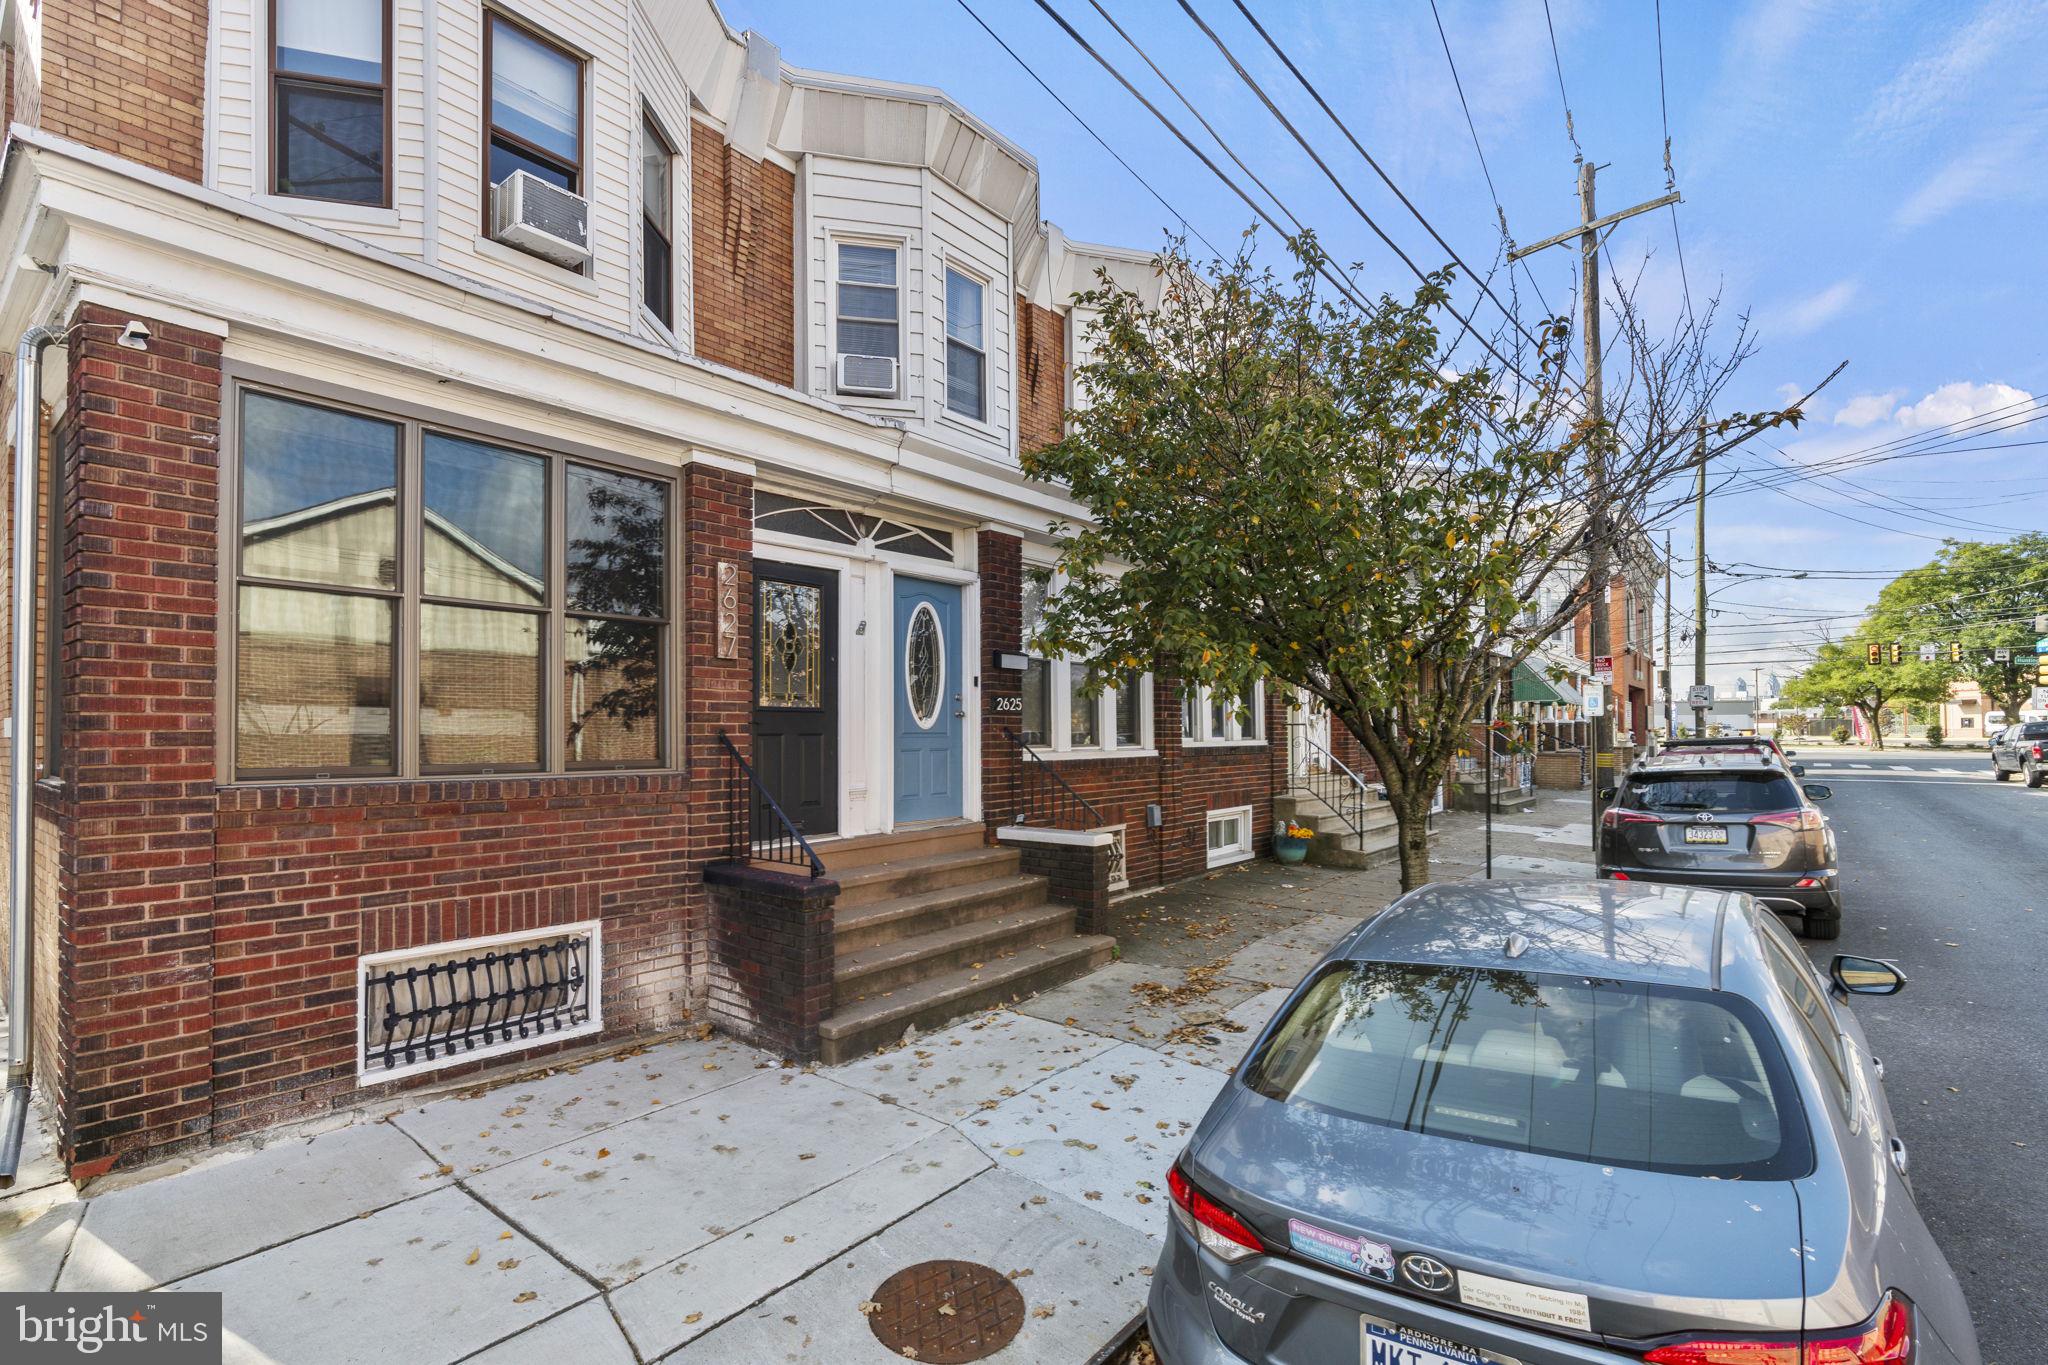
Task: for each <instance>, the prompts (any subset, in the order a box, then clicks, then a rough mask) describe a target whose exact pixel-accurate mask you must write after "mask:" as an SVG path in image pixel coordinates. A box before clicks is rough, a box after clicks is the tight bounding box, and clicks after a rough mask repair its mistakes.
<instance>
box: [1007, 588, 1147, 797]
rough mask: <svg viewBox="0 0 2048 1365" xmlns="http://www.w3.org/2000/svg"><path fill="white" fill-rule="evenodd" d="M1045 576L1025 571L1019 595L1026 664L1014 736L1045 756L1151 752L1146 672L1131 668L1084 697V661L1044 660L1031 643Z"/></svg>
mask: <svg viewBox="0 0 2048 1365" xmlns="http://www.w3.org/2000/svg"><path fill="white" fill-rule="evenodd" d="M1050 587H1051V583H1050V581H1049V580H1048V579H1046V578H1043V577H1041V576H1039V575H1038V574H1034V573H1031V572H1029V571H1028V570H1027V572H1026V573H1025V577H1024V593H1023V639H1024V649H1025V651H1026V655H1027V657H1028V658H1029V659H1030V664H1029V666H1028V667H1026V669H1025V670H1024V676H1023V678H1022V679H1021V680H1020V682H1021V684H1022V690H1023V699H1022V709H1021V714H1020V715H1019V717H1018V725H1017V730H1018V735H1019V738H1021V739H1022V740H1023V741H1024V742H1025V743H1026V744H1029V745H1030V746H1031V747H1032V748H1034V749H1036V750H1038V751H1040V752H1041V753H1047V754H1090V755H1098V756H1100V755H1110V756H1114V755H1117V754H1126V755H1130V754H1139V753H1150V752H1151V751H1152V675H1151V674H1150V673H1146V672H1143V671H1141V670H1137V669H1132V670H1128V671H1123V672H1119V673H1117V674H1116V675H1115V676H1114V677H1113V678H1111V679H1109V680H1108V681H1106V682H1104V683H1103V685H1102V687H1101V690H1100V691H1098V692H1097V693H1096V694H1095V695H1094V696H1092V697H1090V696H1088V695H1086V693H1087V691H1088V687H1089V682H1090V680H1091V679H1093V678H1095V677H1096V675H1097V669H1096V667H1095V666H1094V665H1091V664H1088V663H1086V662H1082V661H1077V660H1069V659H1056V658H1046V657H1044V656H1042V655H1040V654H1039V653H1038V652H1037V650H1036V648H1035V647H1034V646H1033V644H1032V637H1033V636H1035V635H1036V634H1037V633H1038V623H1039V620H1040V618H1041V616H1042V615H1043V614H1044V612H1045V599H1046V593H1047V591H1048V590H1049V588H1050Z"/></svg>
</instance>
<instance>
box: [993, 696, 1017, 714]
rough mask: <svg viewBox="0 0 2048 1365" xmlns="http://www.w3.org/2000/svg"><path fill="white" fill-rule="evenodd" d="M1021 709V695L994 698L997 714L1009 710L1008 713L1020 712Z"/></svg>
mask: <svg viewBox="0 0 2048 1365" xmlns="http://www.w3.org/2000/svg"><path fill="white" fill-rule="evenodd" d="M1023 709H1024V699H1023V698H1022V697H997V698H996V714H997V715H1002V714H1004V713H1005V712H1010V713H1015V712H1020V711H1022V710H1023Z"/></svg>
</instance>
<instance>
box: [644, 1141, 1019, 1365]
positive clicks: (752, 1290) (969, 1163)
mask: <svg viewBox="0 0 2048 1365" xmlns="http://www.w3.org/2000/svg"><path fill="white" fill-rule="evenodd" d="M988 1168H989V1159H988V1158H987V1157H986V1156H984V1155H983V1154H982V1152H981V1151H980V1150H979V1149H978V1148H976V1147H975V1145H974V1144H973V1143H971V1142H969V1141H968V1140H967V1139H966V1138H964V1137H962V1136H960V1135H959V1134H958V1133H956V1132H953V1131H952V1130H951V1129H941V1130H940V1131H939V1132H937V1133H934V1134H933V1135H932V1136H931V1137H928V1138H925V1139H924V1140H923V1141H921V1142H918V1143H914V1144H913V1145H911V1146H909V1147H907V1148H905V1149H904V1150H903V1151H901V1152H898V1153H896V1154H895V1155H893V1156H888V1157H884V1158H883V1159H882V1160H880V1161H877V1162H876V1163H875V1164H874V1165H872V1166H869V1167H866V1168H865V1169H862V1170H859V1171H855V1172H854V1173H853V1174H852V1175H850V1176H848V1177H846V1179H844V1180H841V1181H839V1182H838V1183H837V1184H833V1185H827V1186H826V1187H825V1188H824V1189H822V1190H819V1191H817V1192H816V1193H815V1194H810V1195H806V1196H805V1197H804V1198H802V1199H799V1200H797V1201H796V1202H795V1203H793V1204H789V1205H786V1206H784V1207H783V1208H780V1209H777V1210H776V1211H775V1212H774V1213H771V1214H769V1215H768V1216H767V1217H766V1218H763V1219H762V1220H761V1221H760V1222H758V1223H753V1224H750V1225H749V1226H747V1227H744V1228H741V1229H740V1230H739V1231H737V1232H731V1233H727V1234H726V1235H725V1236H724V1237H721V1238H719V1239H718V1240H717V1241H715V1242H712V1243H710V1244H709V1245H707V1246H702V1247H699V1248H698V1249H697V1250H696V1251H693V1252H691V1253H690V1254H689V1255H688V1256H686V1257H684V1258H683V1259H681V1260H679V1261H675V1262H672V1263H671V1264H669V1265H667V1266H664V1267H662V1268H661V1269H659V1270H656V1271H654V1272H652V1273H650V1274H647V1275H643V1276H641V1277H640V1278H639V1279H637V1280H634V1281H633V1282H632V1283H631V1284H628V1285H626V1286H624V1287H623V1288H620V1289H616V1290H613V1291H612V1296H611V1300H612V1307H613V1309H614V1310H615V1311H616V1312H617V1313H618V1316H619V1321H620V1322H622V1323H624V1324H625V1326H626V1332H627V1334H628V1335H629V1336H631V1337H632V1339H633V1344H634V1345H635V1346H636V1347H638V1348H639V1351H640V1354H641V1355H642V1356H643V1357H645V1358H646V1359H649V1360H652V1359H653V1358H654V1357H656V1356H658V1355H661V1354H663V1353H665V1352H667V1351H671V1350H673V1349H675V1348H676V1347H677V1346H680V1345H681V1344H682V1343H684V1342H686V1341H690V1340H693V1339H695V1338H696V1337H698V1336H701V1335H703V1334H704V1333H706V1332H709V1331H712V1330H713V1329H715V1328H716V1327H717V1326H718V1325H719V1324H720V1323H723V1322H725V1321H726V1320H727V1319H729V1318H732V1317H733V1316H735V1315H736V1314H739V1313H742V1312H744V1311H745V1310H746V1309H747V1308H748V1307H750V1306H751V1305H753V1304H756V1303H759V1302H760V1301H761V1300H763V1299H765V1298H767V1297H768V1296H769V1295H770V1294H773V1293H774V1292H775V1291H777V1290H778V1289H781V1288H782V1287H783V1286H784V1285H787V1284H791V1283H793V1282H795V1281H797V1280H800V1279H802V1278H803V1277H804V1276H805V1275H807V1274H809V1273H810V1272H811V1271H813V1270H815V1269H816V1268H817V1267H818V1266H820V1265H823V1264H824V1263H825V1262H827V1261H829V1260H831V1259H832V1258H833V1257H835V1256H837V1255H838V1254H839V1253H840V1252H842V1251H845V1250H846V1249H847V1248H848V1247H850V1246H853V1245H854V1244H855V1243H857V1242H860V1241H863V1240H865V1239H866V1238H868V1237H870V1236H872V1235H874V1234H875V1233H876V1232H878V1231H880V1230H881V1229H883V1228H886V1227H888V1226H889V1225H890V1224H892V1223H894V1222H896V1221H897V1220H898V1219H901V1218H904V1217H907V1216H908V1215H910V1214H911V1213H914V1212H915V1211H916V1210H917V1209H919V1208H921V1207H923V1206H924V1205H926V1204H929V1203H930V1202H931V1201H932V1200H934V1199H937V1198H939V1197H940V1196H941V1195H943V1194H945V1193H946V1192H947V1191H948V1190H951V1189H954V1188H955V1187H957V1186H959V1185H961V1184H962V1183H964V1182H966V1181H968V1180H971V1179H973V1178H974V1177H975V1176H977V1175H979V1174H980V1173H981V1172H983V1171H985V1170H987V1169H988Z"/></svg>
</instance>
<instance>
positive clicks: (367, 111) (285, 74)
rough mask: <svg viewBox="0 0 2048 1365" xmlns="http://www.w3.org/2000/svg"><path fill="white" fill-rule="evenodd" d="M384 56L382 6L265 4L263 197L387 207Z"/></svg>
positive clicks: (356, 0)
mask: <svg viewBox="0 0 2048 1365" xmlns="http://www.w3.org/2000/svg"><path fill="white" fill-rule="evenodd" d="M390 49H391V12H390V10H389V8H388V5H387V0H274V4H273V6H272V9H271V27H270V169H271V175H270V184H271V189H272V190H274V191H275V192H276V193H278V194H288V195H292V196H294V197H297V198H301V199H327V200H333V201H335V202H337V203H343V204H368V205H376V206H384V205H388V204H389V203H390V201H391V197H390V183H391V182H390V176H389V164H388V144H389V142H390V128H391V122H390V117H389V113H390V107H391V50H390Z"/></svg>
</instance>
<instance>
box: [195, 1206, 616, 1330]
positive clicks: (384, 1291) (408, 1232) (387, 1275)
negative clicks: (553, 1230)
mask: <svg viewBox="0 0 2048 1365" xmlns="http://www.w3.org/2000/svg"><path fill="white" fill-rule="evenodd" d="M171 1288H173V1289H181V1290H217V1291H219V1292H220V1294H221V1296H222V1299H221V1301H222V1304H223V1305H224V1309H223V1311H224V1313H225V1322H224V1323H223V1324H222V1325H223V1327H224V1329H225V1332H226V1337H227V1340H226V1342H225V1346H226V1350H225V1352H224V1357H225V1361H226V1362H227V1365H274V1362H281V1361H289V1362H290V1365H397V1363H398V1362H404V1365H442V1363H443V1362H448V1361H456V1360H460V1359H462V1358H463V1357H464V1356H467V1355H471V1354H473V1353H474V1352H476V1351H477V1350H479V1349H480V1348H482V1347H484V1346H487V1345H489V1344H490V1343H492V1342H493V1341H497V1340H499V1339H500V1338H502V1337H504V1336H505V1335H506V1334H507V1333H508V1332H514V1331H517V1330H518V1329H519V1328H521V1327H524V1326H527V1325H529V1324H532V1323H536V1322H540V1321H541V1320H543V1319H545V1318H548V1317H551V1316H553V1315H554V1314H556V1313H559V1312H561V1311H562V1310H563V1309H565V1308H568V1307H569V1306H571V1305H572V1304H575V1303H579V1302H581V1301H582V1300H584V1299H587V1298H590V1297H591V1296H592V1295H593V1294H594V1293H595V1292H596V1291H595V1290H593V1289H592V1288H591V1286H590V1285H589V1284H588V1283H587V1282H585V1281H584V1280H582V1279H581V1278H579V1277H578V1276H576V1275H575V1274H573V1273H571V1272H570V1271H569V1270H568V1269H567V1268H565V1267H564V1266H563V1265H562V1264H561V1263H560V1262H559V1261H557V1260H555V1258H554V1257H552V1256H550V1255H548V1254H547V1252H546V1251H545V1250H544V1249H543V1248H542V1247H540V1246H539V1245H537V1244H536V1243H534V1242H533V1241H531V1240H529V1239H528V1238H526V1237H524V1236H522V1235H521V1234H520V1233H519V1232H518V1231H516V1230H515V1229H513V1228H512V1227H510V1226H509V1225H508V1224H506V1223H505V1222H504V1221H503V1220H502V1219H500V1218H499V1217H498V1216H497V1215H496V1214H494V1213H492V1212H491V1211H490V1210H489V1209H487V1208H485V1207H484V1206H483V1205H482V1204H480V1203H478V1202H477V1201H476V1200H474V1199H472V1198H470V1197H469V1195H468V1194H466V1193H464V1192H463V1191H462V1190H460V1189H455V1188H443V1189H440V1190H436V1191H435V1192H434V1193H432V1194H429V1195H427V1196H425V1197H424V1198H421V1199H414V1200H411V1201H409V1202H407V1203H404V1204H398V1205H395V1206H393V1207H391V1208H388V1209H384V1210H382V1211H380V1212H378V1213H374V1214H371V1215H370V1216H369V1217H368V1218H352V1219H350V1220H349V1221H348V1222H346V1223H343V1224H341V1225H340V1226H339V1227H333V1228H329V1229H327V1230H326V1231H325V1232H320V1233H316V1234H314V1235H313V1236H311V1237H302V1238H300V1239H299V1240H298V1241H295V1242H290V1243H287V1244H286V1245H284V1246H281V1247H275V1248H273V1249H272V1250H270V1251H266V1252H264V1253H262V1254H261V1255H258V1256H248V1257H244V1258H243V1259H242V1260H239V1261H236V1262H235V1263H233V1264H232V1265H225V1266H222V1267H220V1268H219V1269H217V1270H209V1271H207V1272H206V1273H204V1274H202V1275H195V1276H193V1277H192V1278H190V1279H186V1280H180V1281H179V1282H177V1283H176V1284H174V1285H172V1286H171Z"/></svg>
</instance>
